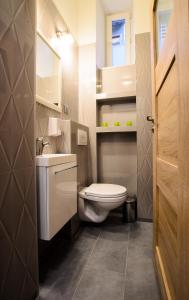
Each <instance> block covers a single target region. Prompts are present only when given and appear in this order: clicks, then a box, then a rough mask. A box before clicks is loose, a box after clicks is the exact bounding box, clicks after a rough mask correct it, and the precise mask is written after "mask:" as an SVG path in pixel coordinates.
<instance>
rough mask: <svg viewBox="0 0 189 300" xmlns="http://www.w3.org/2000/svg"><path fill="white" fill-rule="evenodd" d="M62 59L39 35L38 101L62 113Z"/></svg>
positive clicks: (37, 53)
mask: <svg viewBox="0 0 189 300" xmlns="http://www.w3.org/2000/svg"><path fill="white" fill-rule="evenodd" d="M61 75H62V71H61V58H60V56H59V55H58V54H57V53H56V52H55V51H54V49H53V48H52V47H51V46H50V45H49V44H48V43H47V41H46V40H45V38H44V37H43V36H42V35H41V34H39V33H37V42H36V101H37V102H38V103H40V104H43V105H45V106H47V107H49V108H52V109H54V110H56V111H59V112H61V82H62V76H61Z"/></svg>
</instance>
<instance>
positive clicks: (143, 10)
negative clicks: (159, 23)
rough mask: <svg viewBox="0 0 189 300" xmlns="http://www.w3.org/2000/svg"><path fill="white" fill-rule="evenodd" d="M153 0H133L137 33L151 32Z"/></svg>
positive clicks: (134, 23)
mask: <svg viewBox="0 0 189 300" xmlns="http://www.w3.org/2000/svg"><path fill="white" fill-rule="evenodd" d="M152 2H153V0H145V1H141V0H133V25H134V32H135V34H139V33H144V32H150V30H151V29H150V28H151V19H150V18H151V8H152Z"/></svg>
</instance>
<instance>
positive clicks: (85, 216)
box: [78, 183, 127, 223]
mask: <svg viewBox="0 0 189 300" xmlns="http://www.w3.org/2000/svg"><path fill="white" fill-rule="evenodd" d="M126 198H127V189H126V188H125V187H124V186H121V185H117V184H107V183H93V184H91V185H90V186H89V187H86V188H84V189H82V190H81V191H80V193H79V201H78V210H79V217H80V219H81V220H83V221H88V222H95V223H100V222H103V221H104V220H105V219H106V218H107V216H108V214H109V212H110V211H111V210H112V209H115V208H117V207H119V206H121V205H122V204H123V203H124V201H125V200H126Z"/></svg>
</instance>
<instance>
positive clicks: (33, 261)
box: [0, 0, 38, 300]
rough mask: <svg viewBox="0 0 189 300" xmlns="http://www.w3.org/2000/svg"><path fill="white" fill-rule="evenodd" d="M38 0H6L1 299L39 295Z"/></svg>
mask: <svg viewBox="0 0 189 300" xmlns="http://www.w3.org/2000/svg"><path fill="white" fill-rule="evenodd" d="M34 44H35V1H33V0H1V1H0V190H1V193H0V299H2V300H10V299H14V300H32V299H35V298H36V296H37V293H38V271H37V269H38V267H37V221H36V215H37V213H36V188H35V156H34V153H35V151H34V149H35V148H34V109H35V102H34V57H35V52H34Z"/></svg>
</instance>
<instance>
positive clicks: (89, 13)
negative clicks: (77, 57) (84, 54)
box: [67, 0, 96, 45]
mask: <svg viewBox="0 0 189 300" xmlns="http://www.w3.org/2000/svg"><path fill="white" fill-rule="evenodd" d="M67 1H68V0H67ZM69 1H70V0H69ZM77 28H78V43H79V45H88V44H93V43H96V0H77Z"/></svg>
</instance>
